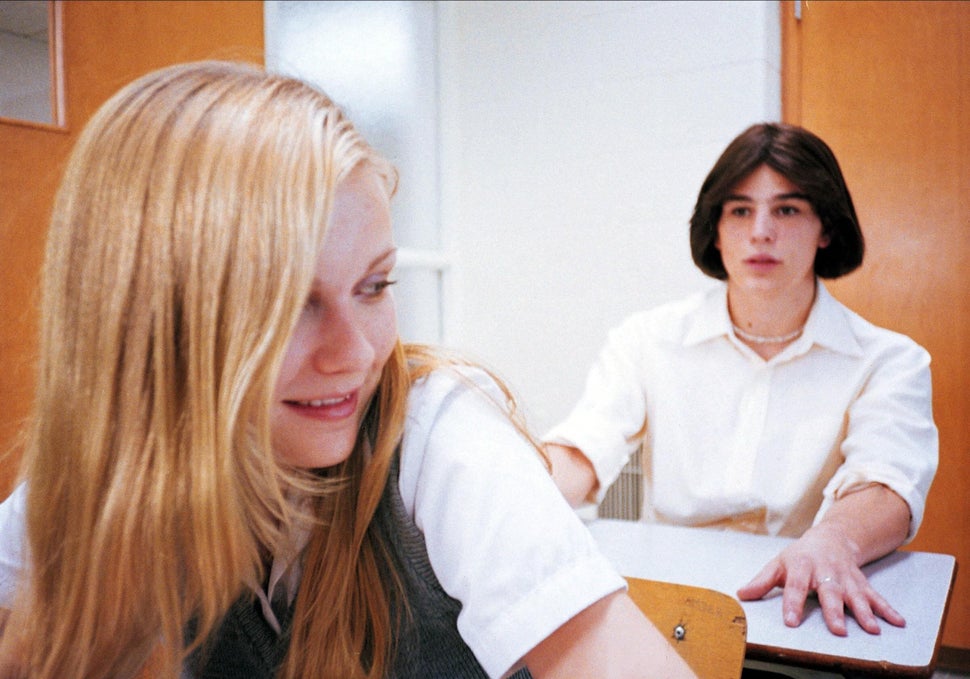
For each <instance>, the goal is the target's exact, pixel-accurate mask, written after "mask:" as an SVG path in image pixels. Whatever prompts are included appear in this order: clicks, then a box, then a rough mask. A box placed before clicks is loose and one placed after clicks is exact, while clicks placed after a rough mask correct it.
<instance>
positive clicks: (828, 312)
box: [683, 281, 862, 356]
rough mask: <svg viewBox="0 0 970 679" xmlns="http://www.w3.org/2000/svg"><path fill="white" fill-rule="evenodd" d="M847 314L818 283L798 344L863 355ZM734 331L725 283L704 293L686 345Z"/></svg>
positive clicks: (685, 337) (723, 335)
mask: <svg viewBox="0 0 970 679" xmlns="http://www.w3.org/2000/svg"><path fill="white" fill-rule="evenodd" d="M847 313H848V311H847V310H846V309H845V307H843V306H842V305H841V304H840V303H839V302H838V301H836V299H835V298H834V297H832V295H831V293H830V292H829V291H828V290H827V289H826V287H825V286H824V285H823V284H822V282H821V281H819V282H817V283H816V293H815V301H814V302H813V303H812V309H811V311H810V312H809V314H808V320H807V321H806V322H805V331H804V332H803V333H802V336H801V337H800V338H799V340H798V341H797V342H796V343H795V345H798V346H800V347H804V350H807V349H808V348H809V347H811V345H812V344H817V345H819V346H821V347H825V348H826V349H830V350H832V351H835V352H839V353H843V354H847V355H849V356H861V355H862V347H861V346H860V345H859V342H858V340H857V339H856V337H855V335H854V334H853V333H852V329H851V327H850V325H849V323H848V319H847V318H846V314H847ZM730 334H731V316H730V315H729V314H728V306H727V285H726V284H724V283H721V284H719V285H717V286H715V287H713V288H711V289H710V290H708V291H707V292H706V293H704V295H703V297H702V298H701V302H700V304H699V305H698V307H697V313H695V314H694V316H693V319H692V320H691V323H690V324H689V325H688V327H687V329H686V332H685V334H684V339H683V343H684V345H685V346H693V345H697V344H701V343H703V342H706V341H708V340H711V339H714V338H716V337H728V336H729V335H730ZM795 345H793V346H795ZM799 353H800V352H799Z"/></svg>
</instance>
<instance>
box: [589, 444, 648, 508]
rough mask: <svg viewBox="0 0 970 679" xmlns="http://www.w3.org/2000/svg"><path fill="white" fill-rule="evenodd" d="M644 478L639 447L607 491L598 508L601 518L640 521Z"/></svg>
mask: <svg viewBox="0 0 970 679" xmlns="http://www.w3.org/2000/svg"><path fill="white" fill-rule="evenodd" d="M642 478H643V475H642V474H641V471H640V449H639V448H638V449H637V451H636V452H635V453H634V454H633V455H631V456H630V461H629V462H627V463H626V465H625V466H624V467H623V469H622V470H621V471H620V476H619V478H617V480H616V481H615V482H614V483H613V485H612V486H610V488H609V490H607V491H606V497H604V498H603V501H602V502H601V503H600V505H599V507H598V508H597V516H599V517H600V518H601V519H628V520H630V521H638V520H639V519H640V508H641V507H642V506H643V481H642Z"/></svg>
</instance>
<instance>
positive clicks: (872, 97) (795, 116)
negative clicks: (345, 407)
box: [781, 1, 970, 649]
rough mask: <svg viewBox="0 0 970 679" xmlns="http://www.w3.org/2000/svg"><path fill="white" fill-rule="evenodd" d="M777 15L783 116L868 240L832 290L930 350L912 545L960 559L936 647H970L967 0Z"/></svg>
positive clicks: (829, 5) (806, 8)
mask: <svg viewBox="0 0 970 679" xmlns="http://www.w3.org/2000/svg"><path fill="white" fill-rule="evenodd" d="M798 9H800V13H801V18H800V19H796V17H795V13H796V10H798ZM781 11H782V45H783V61H782V63H783V73H782V92H783V95H782V101H783V111H784V113H783V115H784V118H785V120H786V121H788V122H792V123H797V124H800V125H803V126H804V127H807V128H808V129H810V130H812V131H814V132H815V133H817V134H818V135H819V136H821V137H822V138H823V139H825V140H826V141H827V142H828V143H829V144H830V145H831V146H832V148H833V150H834V151H835V153H836V155H837V156H838V158H839V161H840V163H841V165H842V169H843V171H844V172H845V175H846V179H847V181H848V183H849V188H850V190H851V192H852V196H853V200H854V201H855V204H856V209H857V210H858V213H859V218H860V220H861V222H862V229H863V232H864V234H865V237H866V246H867V250H866V257H865V262H864V264H863V266H862V268H861V269H860V270H859V271H857V272H855V273H853V274H851V275H849V276H847V277H845V278H843V279H840V280H838V281H836V282H833V283H830V284H829V289H830V290H831V291H832V292H833V293H834V294H835V296H836V297H838V298H839V299H840V300H841V301H843V302H844V303H845V304H847V305H848V306H849V307H851V308H852V309H854V310H856V311H858V312H859V313H861V314H862V315H863V316H865V317H866V318H868V319H869V320H871V321H872V322H874V323H876V324H877V325H881V326H884V327H887V328H892V329H894V330H898V331H900V332H903V333H905V334H907V335H909V336H911V337H913V338H914V339H915V340H916V341H917V342H919V343H920V344H922V345H923V346H924V347H926V349H927V350H929V352H930V354H931V355H932V373H933V390H934V394H933V407H934V413H935V417H936V422H937V425H938V426H939V429H940V469H939V472H938V474H937V477H936V480H935V481H934V484H933V487H932V489H931V491H930V497H929V502H928V506H927V510H926V517H925V521H924V523H923V527H922V529H921V531H920V534H919V535H918V536H917V538H916V540H915V541H914V542H913V544H912V548H914V549H920V550H924V551H935V552H945V553H949V554H953V555H955V556H956V557H957V561H958V564H959V573H958V576H957V582H956V586H955V589H954V593H953V599H952V601H951V604H950V610H949V615H948V621H947V625H946V627H945V629H944V636H943V643H944V644H945V645H947V646H952V647H957V648H961V649H967V648H970V530H967V528H966V523H967V520H968V519H970V359H968V357H970V2H959V1H958V2H815V1H811V2H801V3H798V4H797V5H796V3H793V2H783V3H782V7H781ZM913 586H914V587H918V583H913Z"/></svg>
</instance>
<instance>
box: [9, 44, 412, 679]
mask: <svg viewBox="0 0 970 679" xmlns="http://www.w3.org/2000/svg"><path fill="white" fill-rule="evenodd" d="M361 163H366V164H369V166H371V167H373V168H374V169H375V171H377V172H378V173H379V174H380V175H381V176H383V177H384V178H385V179H386V182H387V186H388V190H389V192H393V188H394V182H395V181H396V178H395V175H394V172H393V169H392V168H391V167H390V166H389V165H388V164H387V162H386V161H385V160H383V159H382V158H381V157H380V156H378V155H377V154H376V153H375V152H374V151H373V150H372V149H371V148H370V147H369V146H368V145H367V144H366V142H364V141H363V139H362V138H361V137H360V136H359V135H358V133H357V132H356V131H355V130H354V128H353V126H352V125H351V124H350V122H349V121H348V120H347V119H346V118H345V117H344V116H343V114H342V113H341V112H340V110H339V109H338V108H337V107H336V106H335V105H334V104H333V103H332V102H331V101H330V100H329V99H328V98H327V97H326V96H325V95H323V94H322V93H320V92H319V91H317V90H315V89H314V88H312V87H310V86H308V85H306V84H304V83H302V82H299V81H296V80H293V79H290V78H286V77H281V76H274V75H269V74H266V73H264V72H262V71H261V70H259V69H256V68H254V67H249V66H244V65H239V64H228V63H219V62H204V63H197V64H187V65H181V66H175V67H171V68H167V69H163V70H160V71H156V72H154V73H152V74H149V75H147V76H144V77H143V78H141V79H139V80H137V81H135V82H134V83H132V84H130V85H129V86H127V87H125V88H124V89H122V90H121V91H120V92H119V93H118V94H117V95H115V96H114V97H113V98H112V99H111V100H110V101H108V102H107V103H106V104H105V105H104V106H103V107H102V108H101V109H100V110H99V112H98V113H97V114H96V115H95V116H94V118H93V119H92V120H91V121H90V123H89V124H88V125H87V127H86V128H85V130H84V132H83V133H82V135H81V137H80V139H79V141H78V144H77V146H76V147H75V150H74V151H73V153H72V156H71V158H70V161H69V164H68V167H67V170H66V175H65V177H64V180H63V183H62V186H61V189H60V191H59V193H58V196H57V200H56V203H55V208H54V213H53V218H52V222H51V226H50V233H49V236H48V246H47V253H46V260H45V266H44V273H43V286H42V287H43V289H42V304H43V306H42V322H41V341H40V357H41V358H40V362H39V368H38V380H37V392H36V402H35V406H34V415H33V418H32V422H31V428H30V430H29V432H28V445H27V450H26V453H25V457H24V465H23V472H22V473H23V476H24V477H25V478H26V480H27V482H28V496H27V518H26V523H27V526H26V530H27V536H28V551H29V557H28V558H29V578H28V579H27V583H26V586H25V587H24V588H23V590H22V592H21V593H20V595H19V596H18V600H17V604H16V605H15V608H14V611H13V614H12V617H11V619H10V621H9V623H8V625H7V631H6V634H5V636H4V639H3V649H4V652H3V654H2V655H3V658H4V662H5V663H9V662H10V659H11V658H14V657H17V658H19V663H20V668H19V669H18V670H17V671H12V670H10V668H9V666H8V665H5V667H6V670H5V671H7V672H12V673H13V674H14V675H18V676H30V677H31V678H41V679H47V678H50V679H53V678H55V677H56V678H62V677H72V676H76V677H90V678H95V677H130V676H134V675H136V674H137V673H138V672H139V671H141V669H142V668H143V667H144V666H145V663H146V660H147V659H148V658H149V657H150V656H152V654H153V653H155V654H156V656H155V657H156V660H157V662H158V665H157V666H158V667H159V668H160V669H159V675H160V676H170V677H175V676H177V675H178V673H179V668H180V666H181V663H182V662H183V660H184V658H185V656H186V654H187V653H188V652H190V651H191V650H193V649H194V648H196V647H197V646H198V645H199V644H200V643H201V642H202V641H203V640H204V639H205V638H206V636H207V635H208V634H209V633H211V632H212V630H214V629H215V627H216V626H217V625H218V624H219V621H220V619H221V616H222V615H223V614H224V613H225V611H226V610H227V609H228V608H229V606H230V605H231V604H232V602H233V601H234V600H235V599H236V598H237V597H239V596H240V595H241V594H242V593H243V592H244V591H246V587H247V585H250V584H252V583H255V582H258V581H259V579H260V578H261V576H262V575H263V569H264V565H263V564H264V557H265V555H266V554H267V553H270V554H272V553H274V550H276V549H277V548H279V546H280V545H281V544H282V543H283V541H284V540H285V535H284V533H285V532H286V530H287V528H288V527H290V526H292V525H293V523H294V521H298V520H301V518H302V517H301V516H299V515H298V514H297V513H296V510H295V509H294V508H293V507H292V506H291V503H289V502H288V501H287V494H288V491H289V490H292V488H293V487H294V485H295V486H297V487H298V488H299V489H300V490H301V492H308V491H314V490H315V491H316V492H317V499H316V500H315V505H314V509H315V511H316V513H317V518H318V521H317V523H316V524H315V527H314V529H313V530H314V533H313V536H312V538H311V542H310V546H309V548H308V552H307V557H306V568H305V571H304V578H303V580H302V585H301V590H300V593H299V595H298V597H297V602H298V603H297V609H296V613H295V618H294V623H293V642H292V643H291V652H290V653H289V654H288V656H287V661H286V665H285V667H284V670H283V672H282V674H283V676H286V677H294V678H295V677H305V676H341V677H351V676H368V677H374V676H380V675H381V674H383V672H384V669H385V663H386V655H387V654H386V649H387V648H389V647H390V645H391V640H390V636H391V632H390V630H391V621H389V620H388V617H389V614H388V600H389V597H391V596H393V595H394V593H393V589H394V588H393V583H391V584H387V583H385V582H382V578H381V563H382V560H383V559H384V558H385V557H384V548H383V546H382V545H380V544H379V542H378V541H375V539H374V538H373V537H372V536H371V535H370V532H369V531H368V527H369V526H370V524H371V518H372V516H373V514H374V511H375V509H376V507H377V504H378V501H379V499H380V495H381V493H382V492H383V488H384V485H385V482H386V478H387V470H388V467H389V465H390V461H391V459H392V457H393V454H394V450H395V448H396V446H397V444H398V442H399V439H400V434H401V429H402V427H403V421H404V409H405V402H406V398H407V389H408V383H409V377H408V367H407V359H406V357H405V352H404V349H403V347H402V346H401V345H400V344H398V346H397V347H396V349H395V351H394V353H393V355H392V357H391V359H390V360H389V361H388V363H387V365H386V366H385V369H384V374H383V377H382V381H381V384H380V386H379V388H378V392H377V394H376V395H375V397H374V400H373V402H372V404H371V409H370V412H369V413H368V415H367V417H366V419H365V423H364V427H363V428H362V432H361V437H360V441H359V442H358V445H357V450H355V453H354V454H353V455H351V456H350V458H349V459H348V460H347V462H345V463H344V464H343V465H341V466H340V467H339V468H338V469H336V470H334V471H333V474H331V476H333V477H334V478H335V479H336V482H334V483H329V484H328V483H325V482H326V481H332V479H330V480H328V479H323V480H322V481H321V482H320V483H319V484H317V485H316V486H314V485H313V480H312V479H310V478H308V477H307V476H306V475H300V474H299V473H298V472H297V471H295V470H290V469H286V468H284V467H283V466H282V465H281V463H280V462H279V461H277V460H276V459H275V457H274V456H273V453H272V450H271V448H270V437H269V431H270V428H269V415H268V413H269V406H270V400H271V393H272V389H273V384H274V381H275V378H276V374H277V372H278V366H279V363H280V360H281V358H282V355H283V352H284V350H285V347H286V344H287V341H288V338H289V335H290V332H291V330H292V328H293V325H294V323H295V320H296V318H297V315H298V313H299V310H300V308H301V307H302V305H303V303H304V299H305V296H306V291H307V290H308V289H309V286H310V280H311V277H312V272H313V267H314V262H315V258H316V253H318V252H319V249H320V247H321V246H322V243H323V237H324V232H325V229H326V224H327V217H328V214H329V210H330V206H331V204H332V200H333V195H334V190H335V187H336V185H337V184H338V183H339V182H340V180H341V179H342V178H343V177H344V176H346V175H347V173H349V172H350V171H351V170H352V169H353V168H354V167H356V166H358V165H360V164H361ZM365 453H366V454H365ZM348 484H349V485H348ZM190 622H191V623H192V626H191V627H192V628H193V629H194V630H195V632H196V634H195V636H194V637H193V638H191V639H188V640H186V639H184V638H183V635H184V634H185V630H186V629H187V626H188V625H189V623H190ZM362 657H363V661H362Z"/></svg>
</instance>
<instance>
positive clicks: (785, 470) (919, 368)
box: [545, 283, 938, 538]
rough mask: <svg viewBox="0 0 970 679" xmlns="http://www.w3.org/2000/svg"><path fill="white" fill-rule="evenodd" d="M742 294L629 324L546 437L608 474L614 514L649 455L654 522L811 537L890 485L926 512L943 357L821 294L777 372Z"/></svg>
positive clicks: (605, 481)
mask: <svg viewBox="0 0 970 679" xmlns="http://www.w3.org/2000/svg"><path fill="white" fill-rule="evenodd" d="M726 290H727V288H726V286H725V285H723V284H721V285H718V286H716V287H714V288H712V289H711V290H709V291H707V292H705V293H699V294H696V295H693V296H692V297H690V298H688V299H685V300H681V301H678V302H673V303H670V304H667V305H664V306H661V307H658V308H656V309H653V310H651V311H646V312H642V313H639V314H635V315H633V316H631V317H630V318H628V319H627V320H626V321H625V322H624V323H623V324H621V325H620V326H619V327H618V328H616V329H614V330H613V331H612V332H611V333H610V336H609V340H608V342H607V345H606V347H605V348H604V349H603V351H602V353H601V354H600V356H599V359H598V360H597V362H596V364H595V365H594V366H593V368H592V369H591V371H590V373H589V376H588V379H587V383H586V389H585V392H584V394H583V395H582V397H581V399H580V401H579V403H578V404H577V405H576V407H575V408H574V409H573V411H572V413H571V414H570V416H569V417H568V418H567V419H566V420H565V421H564V422H562V423H561V424H559V425H558V426H556V427H555V428H553V429H552V430H551V431H550V432H549V433H548V434H547V435H546V437H545V439H546V440H547V441H554V442H558V443H563V444H566V445H571V446H575V447H577V448H579V449H580V450H582V451H583V453H584V454H585V455H586V456H587V457H588V458H589V459H590V461H591V462H592V463H593V467H594V468H595V470H596V475H597V478H598V479H599V481H600V490H599V495H598V497H597V501H601V500H602V498H603V495H604V494H605V492H606V489H607V488H608V487H609V485H610V484H611V483H613V481H614V480H616V478H617V476H618V475H619V473H620V470H621V469H622V467H623V465H624V464H625V463H626V462H627V460H628V459H629V457H630V455H631V453H632V452H634V451H635V450H636V448H637V446H638V445H640V442H639V441H637V440H633V439H632V437H633V436H634V435H635V434H636V433H637V432H638V431H639V430H640V428H641V427H642V426H643V425H644V423H645V422H646V437H645V440H644V441H643V458H642V467H643V470H644V474H643V477H644V478H643V483H644V507H643V512H642V518H643V520H645V521H656V522H663V523H672V524H679V525H693V526H704V525H724V526H728V527H735V528H739V529H743V530H750V531H754V532H765V533H769V534H777V535H786V536H799V535H801V534H802V533H803V532H804V531H805V530H806V529H808V528H809V527H810V526H811V525H812V524H813V523H814V522H817V521H818V520H819V519H820V518H821V517H822V515H823V514H824V513H825V511H826V509H827V508H828V506H829V505H830V504H831V503H832V502H833V501H834V500H835V499H837V498H840V497H842V496H843V495H845V494H846V493H848V492H851V491H853V490H857V489H859V488H862V487H864V486H866V485H869V484H873V483H880V484H884V485H886V486H888V487H889V488H891V489H892V490H894V491H895V492H896V493H898V494H899V495H900V496H901V497H902V498H903V499H904V500H905V501H906V502H907V503H908V505H909V508H910V511H911V513H912V521H911V524H910V535H909V537H910V538H912V537H913V536H914V535H915V533H916V530H917V528H918V527H919V524H920V522H921V520H922V517H923V510H924V506H925V501H926V495H927V492H928V491H929V487H930V483H931V481H932V479H933V475H934V474H935V472H936V467H937V462H938V437H937V430H936V426H935V424H934V423H933V414H932V406H931V387H930V371H929V363H930V358H929V354H928V353H927V352H926V351H925V350H924V349H923V348H922V347H920V346H919V345H917V344H916V343H915V342H913V341H912V340H911V339H909V338H908V337H906V336H904V335H900V334H898V333H895V332H891V331H889V330H886V329H883V328H878V327H876V326H874V325H873V324H871V323H869V322H868V321H866V320H865V319H863V318H862V317H860V316H859V315H858V314H855V313H853V312H852V311H851V310H849V309H848V308H846V307H845V306H843V305H842V304H840V303H839V302H838V301H836V300H835V299H834V298H833V297H832V296H831V295H830V294H829V293H828V291H827V290H826V289H825V286H823V285H822V284H821V283H819V284H818V294H817V295H816V300H815V303H814V305H813V307H812V309H811V312H810V314H809V317H808V321H807V324H806V326H805V330H804V332H803V333H802V335H801V336H800V337H799V338H798V339H797V340H796V341H794V342H792V344H790V345H789V346H787V347H786V348H785V349H784V351H782V352H781V353H779V354H778V355H777V356H774V357H773V358H772V359H770V360H768V361H765V360H764V359H762V358H761V357H760V356H758V355H757V354H756V353H755V352H754V351H752V350H751V349H750V348H749V347H747V346H746V345H745V344H743V343H742V342H741V341H740V340H739V339H738V338H737V337H736V336H735V335H734V332H733V330H732V328H731V321H730V317H729V315H728V311H727V297H726V295H727V292H726Z"/></svg>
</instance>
